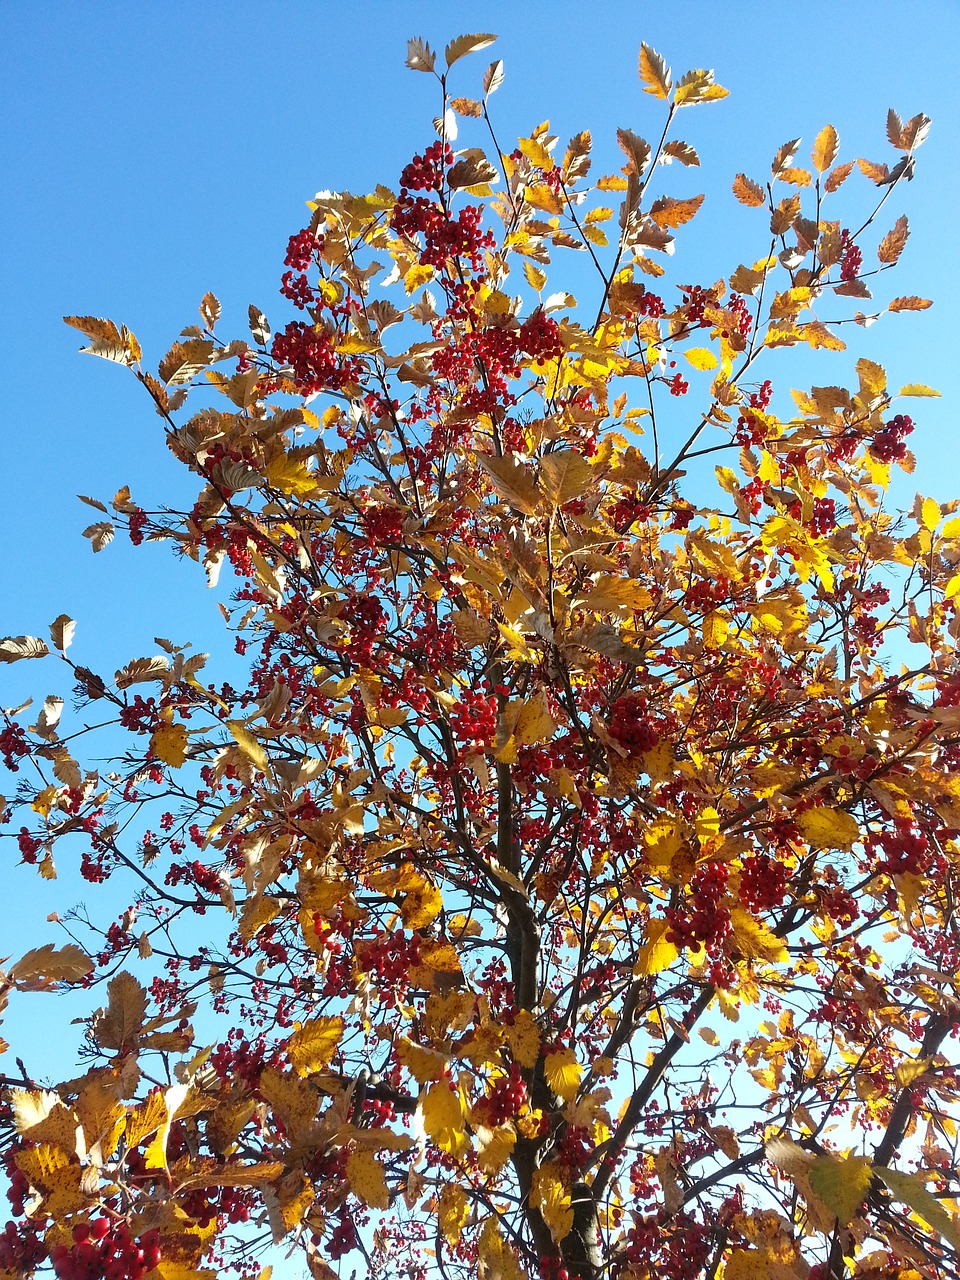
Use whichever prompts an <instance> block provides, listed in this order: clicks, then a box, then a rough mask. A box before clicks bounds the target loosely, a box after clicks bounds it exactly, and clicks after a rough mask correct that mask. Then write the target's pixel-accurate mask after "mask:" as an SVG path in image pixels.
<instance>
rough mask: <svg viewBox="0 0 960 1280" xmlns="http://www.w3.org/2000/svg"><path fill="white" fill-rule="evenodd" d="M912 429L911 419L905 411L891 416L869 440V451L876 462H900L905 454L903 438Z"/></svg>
mask: <svg viewBox="0 0 960 1280" xmlns="http://www.w3.org/2000/svg"><path fill="white" fill-rule="evenodd" d="M912 431H913V419H912V418H910V417H908V416H907V414H905V413H898V414H897V415H896V417H895V418H891V419H890V421H889V422H888V423H886V424H885V425H884V426H883V427H882V428H881V429H880V430H879V431H878V432H877V434H876V435H875V436H874V437H873V439H872V440H871V441H870V452H871V453H872V454H873V456H874V457H875V458H876V460H877V461H878V462H882V463H890V462H900V461H901V460H902V459H903V458H905V457H906V456H907V446H906V445H905V444H904V443H903V441H904V439H905V438H906V437H907V436H908V435H910V433H911V432H912Z"/></svg>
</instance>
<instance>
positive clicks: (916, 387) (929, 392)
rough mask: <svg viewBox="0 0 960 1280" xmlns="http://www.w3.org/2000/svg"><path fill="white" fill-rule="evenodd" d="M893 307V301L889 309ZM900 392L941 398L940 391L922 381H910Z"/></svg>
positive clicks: (905, 394) (906, 394) (907, 394)
mask: <svg viewBox="0 0 960 1280" xmlns="http://www.w3.org/2000/svg"><path fill="white" fill-rule="evenodd" d="M892 308H893V303H891V304H890V307H888V308H887V310H888V311H889V310H892ZM899 394H900V395H902V396H928V397H929V396H934V397H936V399H938V400H939V398H940V392H939V391H934V389H933V387H927V386H924V384H923V383H922V382H908V383H907V385H906V386H905V387H901V388H900V392H899Z"/></svg>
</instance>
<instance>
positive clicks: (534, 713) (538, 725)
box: [408, 689, 557, 927]
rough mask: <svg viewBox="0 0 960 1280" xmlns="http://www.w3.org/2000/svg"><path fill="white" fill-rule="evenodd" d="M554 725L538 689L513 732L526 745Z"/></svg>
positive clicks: (545, 736)
mask: <svg viewBox="0 0 960 1280" xmlns="http://www.w3.org/2000/svg"><path fill="white" fill-rule="evenodd" d="M556 727H557V726H556V723H555V721H554V719H553V717H552V716H551V714H550V710H549V708H548V706H547V695H546V694H545V693H544V691H543V690H542V689H539V690H538V691H537V692H536V693H535V694H534V695H533V697H532V698H528V699H527V700H526V702H524V704H523V706H522V707H521V708H520V714H519V716H518V717H517V723H516V726H515V728H514V731H513V732H514V736H515V737H516V739H517V742H518V743H519V744H520V746H522V747H527V746H532V745H533V744H534V743H538V742H547V741H548V740H549V739H550V738H551V737H552V736H553V732H554V730H555V729H556ZM408 927H409V926H408Z"/></svg>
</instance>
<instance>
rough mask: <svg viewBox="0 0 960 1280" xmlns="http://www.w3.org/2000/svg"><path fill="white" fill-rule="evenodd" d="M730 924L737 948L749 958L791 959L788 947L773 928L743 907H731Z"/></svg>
mask: <svg viewBox="0 0 960 1280" xmlns="http://www.w3.org/2000/svg"><path fill="white" fill-rule="evenodd" d="M730 924H731V926H732V928H733V937H734V941H735V942H736V946H737V949H738V950H739V951H740V952H741V953H742V954H743V955H744V957H745V958H746V959H747V960H769V961H770V962H771V963H773V964H778V963H782V962H784V961H785V960H787V959H789V956H788V953H787V948H786V947H785V946H784V945H783V942H782V941H781V940H780V938H778V937H777V935H776V934H775V933H774V932H773V930H772V929H770V928H768V927H767V925H765V924H764V923H763V921H762V920H757V919H755V918H754V917H753V916H752V915H750V913H749V912H748V911H744V910H743V908H742V907H732V908H731V909H730Z"/></svg>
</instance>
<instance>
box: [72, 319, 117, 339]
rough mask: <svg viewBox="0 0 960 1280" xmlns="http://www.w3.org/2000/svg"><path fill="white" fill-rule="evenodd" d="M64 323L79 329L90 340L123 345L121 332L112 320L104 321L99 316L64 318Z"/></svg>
mask: <svg viewBox="0 0 960 1280" xmlns="http://www.w3.org/2000/svg"><path fill="white" fill-rule="evenodd" d="M63 323H64V324H68V325H70V327H71V328H73V329H79V330H80V332H81V333H83V334H86V336H87V337H88V338H93V339H95V340H96V341H100V342H113V343H116V344H117V345H118V346H120V345H121V341H120V330H119V329H118V328H117V326H116V325H115V324H114V323H113V321H112V320H103V319H101V318H100V317H99V316H64V317H63Z"/></svg>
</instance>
